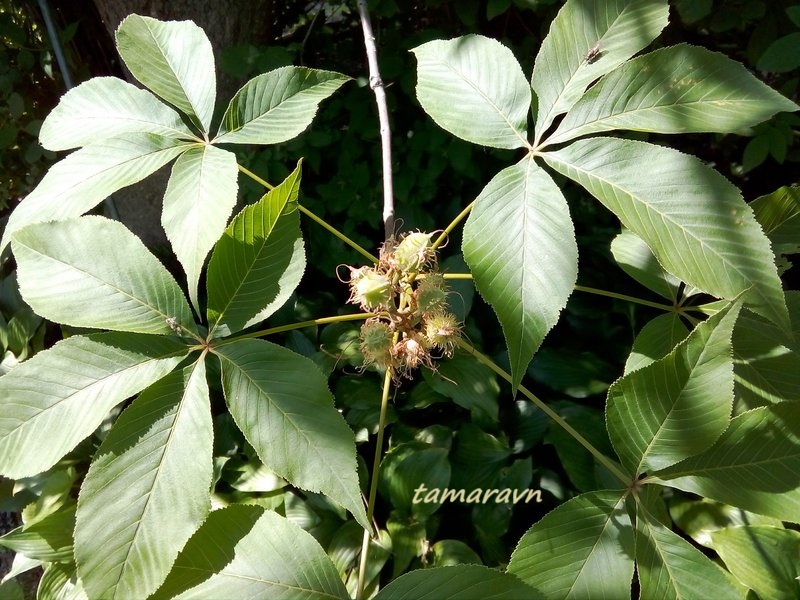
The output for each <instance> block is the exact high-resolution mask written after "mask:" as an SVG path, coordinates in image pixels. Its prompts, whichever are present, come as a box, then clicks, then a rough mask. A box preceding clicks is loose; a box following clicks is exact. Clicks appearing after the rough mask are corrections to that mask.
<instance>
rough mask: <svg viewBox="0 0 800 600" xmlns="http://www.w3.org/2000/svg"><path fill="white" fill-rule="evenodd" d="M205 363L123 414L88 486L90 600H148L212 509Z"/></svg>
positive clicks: (85, 544)
mask: <svg viewBox="0 0 800 600" xmlns="http://www.w3.org/2000/svg"><path fill="white" fill-rule="evenodd" d="M212 437H213V434H212V423H211V410H210V406H209V392H208V385H207V383H206V370H205V365H204V361H203V360H202V359H201V360H198V361H197V362H196V363H195V364H194V365H191V366H189V367H186V368H185V369H183V370H182V371H181V370H179V371H175V372H173V373H171V374H170V375H168V376H167V377H165V378H164V379H162V380H161V381H158V382H156V383H155V384H153V385H152V386H150V387H149V388H147V389H146V390H145V391H144V392H142V394H141V396H140V397H139V398H138V399H136V400H135V401H134V402H133V404H131V406H130V407H128V408H127V409H126V410H125V412H123V413H122V415H120V417H119V419H117V421H116V423H114V426H113V428H112V429H111V431H110V432H109V434H108V437H106V439H105V440H104V441H103V443H102V444H101V445H100V448H99V449H98V451H97V455H96V456H95V459H94V461H93V462H92V465H91V466H90V467H89V471H88V473H87V474H86V478H85V480H84V482H83V485H82V486H81V494H80V499H79V502H78V515H77V526H76V528H75V558H76V559H77V561H78V565H79V573H80V575H81V579H82V580H83V583H84V586H85V588H86V590H87V592H88V593H89V595H90V596H91V597H92V598H108V599H109V600H113V599H118V600H126V599H128V598H146V597H147V596H148V595H149V594H150V593H152V592H153V591H155V589H156V588H157V587H158V586H159V585H160V584H161V583H162V582H163V581H164V578H165V577H166V575H167V573H168V572H169V570H170V568H171V566H172V563H173V561H174V560H175V557H176V556H177V555H178V552H179V551H180V549H181V548H182V547H183V545H184V543H186V541H187V540H188V539H189V537H190V536H191V535H192V534H193V533H194V532H195V530H196V529H197V528H198V527H199V526H200V524H201V523H202V522H203V520H204V519H205V517H206V514H207V513H208V510H209V508H210V504H211V502H210V495H209V490H210V487H211V476H212V471H213V469H212V461H211V455H212V444H213V439H212Z"/></svg>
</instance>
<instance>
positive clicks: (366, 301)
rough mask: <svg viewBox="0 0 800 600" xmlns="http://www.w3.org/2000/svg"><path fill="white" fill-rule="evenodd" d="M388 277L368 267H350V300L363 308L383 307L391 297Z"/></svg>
mask: <svg viewBox="0 0 800 600" xmlns="http://www.w3.org/2000/svg"><path fill="white" fill-rule="evenodd" d="M391 287H392V284H391V282H390V281H389V278H388V277H386V275H383V274H382V273H378V272H377V271H375V270H374V269H370V268H369V267H361V268H360V269H352V270H351V273H350V302H352V303H354V304H358V305H360V306H361V308H362V309H364V310H375V309H379V308H385V307H386V306H388V305H389V302H390V301H391V299H392V289H391Z"/></svg>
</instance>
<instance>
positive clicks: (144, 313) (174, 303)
mask: <svg viewBox="0 0 800 600" xmlns="http://www.w3.org/2000/svg"><path fill="white" fill-rule="evenodd" d="M11 245H12V248H13V250H14V255H15V256H16V258H17V264H18V274H17V277H18V280H19V285H20V290H21V292H22V296H23V297H24V298H25V301H26V302H27V303H28V304H30V305H31V307H32V308H33V309H34V310H35V311H36V312H37V313H38V314H40V315H42V316H43V317H45V318H46V319H50V320H51V321H55V322H57V323H63V324H65V325H73V326H76V327H94V328H103V329H114V330H117V331H131V332H135V333H165V334H169V333H172V332H173V331H175V330H176V329H177V328H178V327H180V328H182V329H183V330H186V331H187V332H196V331H197V330H196V327H195V324H194V318H193V317H192V313H191V310H190V308H189V305H188V303H187V302H186V298H185V297H184V295H183V292H182V291H181V289H180V288H179V287H178V284H177V282H176V281H175V279H174V278H173V277H172V275H171V274H170V273H169V271H167V270H166V268H164V266H163V265H162V264H161V263H160V262H159V261H158V259H157V258H156V257H155V256H153V255H152V254H150V252H149V251H148V250H147V248H146V247H145V245H144V244H143V243H142V241H141V240H140V239H139V238H138V237H136V236H135V235H133V233H131V232H130V230H128V229H127V228H126V227H125V226H124V225H123V224H122V223H120V222H119V221H112V220H110V219H106V218H105V217H100V216H86V217H79V218H77V219H71V220H69V221H67V222H61V223H59V222H55V223H37V224H35V225H31V226H29V227H26V228H25V229H24V230H22V231H20V232H18V233H17V234H16V235H15V236H14V240H13V242H12V244H11Z"/></svg>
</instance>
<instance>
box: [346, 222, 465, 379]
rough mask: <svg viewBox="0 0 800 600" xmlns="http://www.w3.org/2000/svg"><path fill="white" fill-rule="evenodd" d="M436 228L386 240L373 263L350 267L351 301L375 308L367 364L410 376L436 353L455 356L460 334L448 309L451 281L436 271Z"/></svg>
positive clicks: (366, 332)
mask: <svg viewBox="0 0 800 600" xmlns="http://www.w3.org/2000/svg"><path fill="white" fill-rule="evenodd" d="M432 237H433V234H432V233H422V232H412V233H408V234H406V235H405V236H404V237H403V238H402V239H401V240H400V242H399V243H398V242H396V241H394V240H390V241H387V242H386V243H385V244H384V245H383V248H382V249H381V252H380V261H379V262H378V264H377V265H375V266H374V267H360V268H358V269H355V268H352V267H350V282H349V283H350V292H351V293H350V302H352V303H353V304H358V305H359V306H360V307H361V309H362V310H364V311H367V312H373V313H376V315H375V316H374V317H371V318H369V319H368V320H367V321H365V322H364V325H363V326H362V327H361V353H362V354H363V355H364V364H365V366H369V365H377V366H378V367H381V368H383V369H391V370H392V374H393V375H394V376H395V377H397V376H410V373H411V371H413V370H414V369H417V368H418V367H420V366H426V367H428V368H431V369H432V368H433V359H434V358H436V357H440V356H442V355H446V356H450V355H452V353H453V349H454V348H455V345H456V342H457V341H458V338H459V337H460V334H461V326H460V324H459V323H458V320H457V319H456V318H455V316H453V314H452V313H450V312H449V310H448V305H447V294H448V291H447V286H446V284H445V281H444V277H442V275H441V273H439V272H438V271H437V261H436V252H435V250H434V249H433V247H432V244H431V238H432Z"/></svg>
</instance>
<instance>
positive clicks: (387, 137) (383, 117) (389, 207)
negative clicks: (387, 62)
mask: <svg viewBox="0 0 800 600" xmlns="http://www.w3.org/2000/svg"><path fill="white" fill-rule="evenodd" d="M357 3H358V12H359V14H360V15H361V28H362V29H363V30H364V46H365V47H366V50H367V61H368V63H369V86H370V87H371V88H372V91H373V92H375V102H376V103H377V104H378V121H379V122H380V126H381V130H380V131H381V154H382V159H383V227H384V232H385V238H386V239H387V240H388V239H389V238H391V237H392V236H393V235H394V192H393V186H392V129H391V126H390V125H389V109H388V108H387V106H386V90H385V89H384V86H383V80H382V79H381V74H380V71H379V70H378V51H377V49H376V48H375V36H374V35H373V33H372V23H371V22H370V19H369V9H368V8H367V0H358V1H357Z"/></svg>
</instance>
